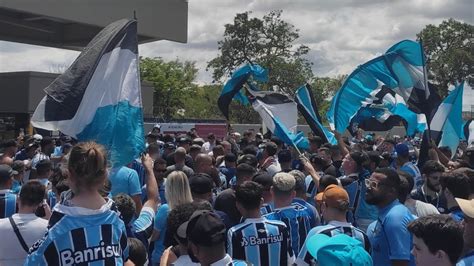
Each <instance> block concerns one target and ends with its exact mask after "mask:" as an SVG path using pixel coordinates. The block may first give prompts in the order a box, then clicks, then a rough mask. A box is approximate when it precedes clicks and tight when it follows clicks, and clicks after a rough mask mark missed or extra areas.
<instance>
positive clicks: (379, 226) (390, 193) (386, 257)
mask: <svg viewBox="0 0 474 266" xmlns="http://www.w3.org/2000/svg"><path fill="white" fill-rule="evenodd" d="M365 185H366V187H367V191H366V194H365V200H366V201H367V203H368V204H371V205H375V206H376V207H377V209H378V211H379V214H378V218H377V221H375V222H373V223H371V224H370V225H369V227H368V229H367V235H368V237H369V239H370V244H371V246H372V258H373V261H374V265H397V266H398V265H400V266H401V265H404V266H407V265H415V262H414V258H413V256H412V255H411V254H410V251H411V247H412V236H411V234H410V232H409V231H408V229H407V225H408V224H409V223H410V222H411V221H413V220H414V216H413V215H412V214H411V213H410V211H409V210H408V208H406V207H405V206H404V205H403V204H401V203H400V202H399V201H398V194H399V191H400V177H399V176H398V174H397V172H396V171H395V170H393V169H391V168H378V169H376V170H375V171H374V173H373V174H372V175H371V176H370V178H369V179H366V180H365Z"/></svg>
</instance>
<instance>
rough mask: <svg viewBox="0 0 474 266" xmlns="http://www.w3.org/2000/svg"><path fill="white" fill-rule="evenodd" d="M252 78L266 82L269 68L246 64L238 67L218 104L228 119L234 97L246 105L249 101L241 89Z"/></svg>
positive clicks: (226, 84)
mask: <svg viewBox="0 0 474 266" xmlns="http://www.w3.org/2000/svg"><path fill="white" fill-rule="evenodd" d="M250 78H253V79H254V80H258V81H262V82H265V81H267V80H268V73H267V70H266V69H264V68H263V67H261V66H259V65H245V66H243V67H241V68H239V69H237V70H236V71H235V72H234V73H233V74H232V77H231V78H230V79H229V80H228V81H227V82H226V83H225V85H224V88H223V89H222V92H221V95H220V96H219V98H218V99H217V106H218V107H219V109H220V110H221V112H222V114H223V115H224V116H225V118H227V120H228V119H229V105H230V103H231V102H232V99H236V100H238V101H240V102H241V103H242V104H245V105H247V104H248V103H249V101H248V100H247V97H246V96H245V95H244V94H243V93H242V91H241V89H242V86H243V85H244V84H245V83H246V82H247V81H248V80H249V79H250Z"/></svg>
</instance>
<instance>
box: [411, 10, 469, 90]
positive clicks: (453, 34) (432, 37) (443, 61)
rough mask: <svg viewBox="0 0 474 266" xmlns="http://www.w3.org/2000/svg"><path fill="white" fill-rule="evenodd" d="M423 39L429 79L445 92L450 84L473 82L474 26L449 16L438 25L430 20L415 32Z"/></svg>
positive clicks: (418, 37) (419, 38)
mask: <svg viewBox="0 0 474 266" xmlns="http://www.w3.org/2000/svg"><path fill="white" fill-rule="evenodd" d="M416 36H417V39H418V40H422V41H423V49H424V52H425V55H426V58H427V68H428V79H429V80H430V81H431V82H433V83H434V84H436V85H437V87H438V90H439V93H440V95H443V96H445V95H446V94H447V89H448V86H449V84H455V83H456V82H461V81H463V80H467V81H468V82H469V84H473V82H474V74H473V73H474V53H473V51H474V42H473V36H474V26H473V25H470V24H467V23H462V22H459V21H456V20H454V19H452V18H451V19H449V20H447V21H446V20H445V21H443V22H442V23H441V24H439V25H438V26H435V25H432V24H429V25H427V26H426V27H425V28H424V29H423V30H422V31H421V32H420V33H418V34H417V35H416Z"/></svg>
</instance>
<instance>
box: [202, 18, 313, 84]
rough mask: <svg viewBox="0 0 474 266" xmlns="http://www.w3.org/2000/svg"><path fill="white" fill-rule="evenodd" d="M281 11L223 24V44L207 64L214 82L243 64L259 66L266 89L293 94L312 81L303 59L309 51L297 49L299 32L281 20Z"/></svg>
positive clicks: (298, 46)
mask: <svg viewBox="0 0 474 266" xmlns="http://www.w3.org/2000/svg"><path fill="white" fill-rule="evenodd" d="M281 13H282V11H272V12H270V13H269V14H267V15H265V16H263V18H262V19H260V18H250V17H249V14H250V12H245V13H239V14H237V15H236V16H235V18H234V23H233V24H226V25H225V31H224V38H223V40H221V41H219V42H218V50H219V53H220V54H219V55H218V56H217V57H216V58H214V59H212V60H211V61H210V62H208V65H207V70H210V69H212V77H213V78H214V80H215V81H222V79H224V78H227V77H228V75H229V74H230V73H231V72H232V71H233V70H235V69H236V68H237V67H239V66H241V65H243V64H259V65H261V66H262V67H264V68H266V69H267V70H268V73H269V81H268V83H266V84H264V85H263V86H262V89H267V88H269V87H272V86H275V85H276V86H278V87H279V88H280V89H282V90H284V91H286V92H292V91H294V90H295V89H296V88H297V87H298V86H300V85H302V84H304V83H305V82H306V81H308V80H310V79H311V78H312V77H313V72H312V70H311V65H312V63H311V62H310V61H309V60H307V59H306V58H305V57H304V56H305V55H306V54H308V52H309V48H308V47H307V46H305V45H296V44H294V42H295V41H296V40H297V39H298V38H299V34H298V29H295V27H294V26H293V25H291V24H289V23H288V22H286V21H284V20H282V18H281Z"/></svg>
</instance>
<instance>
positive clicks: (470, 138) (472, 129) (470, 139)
mask: <svg viewBox="0 0 474 266" xmlns="http://www.w3.org/2000/svg"><path fill="white" fill-rule="evenodd" d="M472 121H473V119H469V120H467V121H466V123H465V124H464V127H463V133H464V139H465V140H466V141H467V145H470V144H471V143H474V123H473V122H472Z"/></svg>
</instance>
